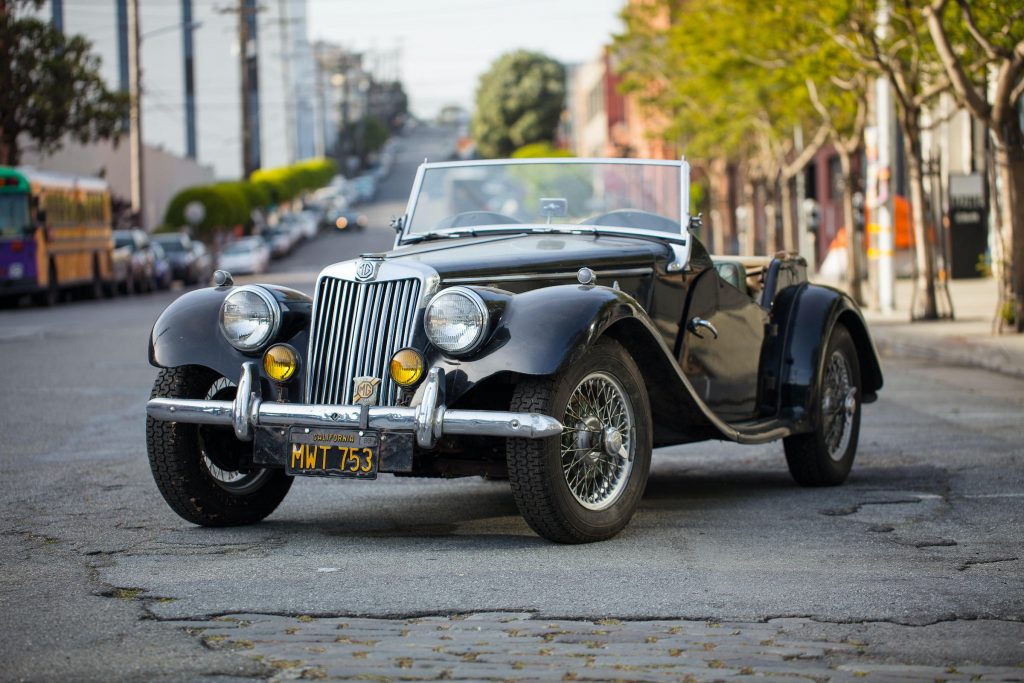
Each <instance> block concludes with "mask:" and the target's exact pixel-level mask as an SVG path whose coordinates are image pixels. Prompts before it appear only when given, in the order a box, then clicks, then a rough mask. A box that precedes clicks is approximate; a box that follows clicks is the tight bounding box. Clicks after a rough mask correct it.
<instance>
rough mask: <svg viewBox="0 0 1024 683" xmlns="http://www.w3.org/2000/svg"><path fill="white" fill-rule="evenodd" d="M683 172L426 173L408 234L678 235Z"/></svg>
mask: <svg viewBox="0 0 1024 683" xmlns="http://www.w3.org/2000/svg"><path fill="white" fill-rule="evenodd" d="M679 178H680V167H679V165H678V164H642V163H641V164H635V163H615V162H610V163H595V162H579V163H573V162H569V163H551V162H548V163H544V162H541V163H526V164H511V163H510V164H466V165H464V166H443V167H436V168H427V169H425V170H424V172H423V180H422V183H421V185H420V188H419V194H418V195H417V197H416V202H415V205H414V207H413V213H412V216H411V218H410V221H409V233H410V234H417V233H419V234H424V233H428V232H431V231H435V230H445V229H452V228H474V227H483V226H495V225H514V224H518V223H527V224H550V225H560V226H565V225H574V226H575V225H586V226H609V227H617V228H638V229H642V230H657V231H661V232H671V233H676V234H678V233H679V230H680V228H679Z"/></svg>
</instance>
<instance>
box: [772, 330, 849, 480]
mask: <svg viewBox="0 0 1024 683" xmlns="http://www.w3.org/2000/svg"><path fill="white" fill-rule="evenodd" d="M817 398H818V401H817V405H816V406H815V409H814V415H813V418H814V424H815V428H814V431H813V432H811V433H809V434H797V435H794V436H788V437H786V438H785V439H783V446H784V448H785V450H786V464H787V465H789V472H790V474H792V475H793V479H795V480H796V482H797V483H798V484H800V485H801V486H836V485H837V484H842V483H843V482H844V481H846V477H847V476H848V475H849V474H850V468H851V467H853V459H854V456H855V455H856V454H857V438H858V436H859V434H860V403H861V401H860V399H861V377H860V363H859V361H858V359H857V348H856V346H854V343H853V338H852V337H851V336H850V333H849V332H848V331H847V330H846V328H845V327H843V326H842V325H841V324H838V325H836V326H835V327H834V328H833V330H832V334H831V335H830V336H829V340H828V346H827V347H826V348H825V363H824V365H823V366H822V369H821V372H820V373H819V377H818V392H817Z"/></svg>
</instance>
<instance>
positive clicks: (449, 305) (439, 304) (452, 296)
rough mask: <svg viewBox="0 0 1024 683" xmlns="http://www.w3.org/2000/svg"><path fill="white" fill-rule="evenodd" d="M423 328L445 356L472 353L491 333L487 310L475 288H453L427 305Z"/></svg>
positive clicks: (439, 294) (446, 290)
mask: <svg viewBox="0 0 1024 683" xmlns="http://www.w3.org/2000/svg"><path fill="white" fill-rule="evenodd" d="M423 327H424V329H425V330H426V333H427V339H429V340H430V343H431V344H433V345H434V346H436V347H437V348H439V349H441V350H442V351H444V352H445V353H450V354H453V355H458V354H462V353H469V352H470V351H472V350H474V349H476V347H477V346H479V345H480V343H481V342H482V341H483V339H484V335H485V333H486V332H487V307H486V306H485V305H484V301H483V299H481V298H480V295H479V294H477V293H476V292H474V291H473V290H472V289H467V288H465V287H450V288H448V289H445V290H443V291H441V292H438V293H437V294H436V295H434V298H433V299H431V300H430V303H429V304H427V310H426V313H425V314H424V316H423Z"/></svg>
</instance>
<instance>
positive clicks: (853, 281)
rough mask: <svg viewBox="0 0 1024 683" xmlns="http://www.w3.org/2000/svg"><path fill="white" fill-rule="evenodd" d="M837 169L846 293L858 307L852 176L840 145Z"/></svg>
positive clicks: (859, 293)
mask: <svg viewBox="0 0 1024 683" xmlns="http://www.w3.org/2000/svg"><path fill="white" fill-rule="evenodd" d="M836 152H837V153H838V154H839V167H840V169H841V170H842V173H843V177H842V183H843V228H844V229H845V231H846V291H847V292H849V294H850V298H851V299H853V300H854V301H856V302H857V305H858V306H863V305H864V294H863V292H862V289H861V283H860V261H861V259H860V249H858V248H857V229H856V227H855V225H854V224H855V220H854V216H853V174H852V171H851V168H852V163H851V159H850V153H849V152H847V151H846V149H845V148H844V147H843V146H842V145H837V146H836Z"/></svg>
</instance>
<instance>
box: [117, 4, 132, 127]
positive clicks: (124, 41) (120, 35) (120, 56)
mask: <svg viewBox="0 0 1024 683" xmlns="http://www.w3.org/2000/svg"><path fill="white" fill-rule="evenodd" d="M129 71H130V69H129V68H128V0H117V86H118V88H119V89H120V90H121V92H124V93H126V92H128V91H129V90H130V88H131V86H130V85H129V81H130V80H131V78H130V77H129V75H128V72H129ZM128 128H129V123H128V116H125V117H124V120H123V121H122V123H121V130H128Z"/></svg>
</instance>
